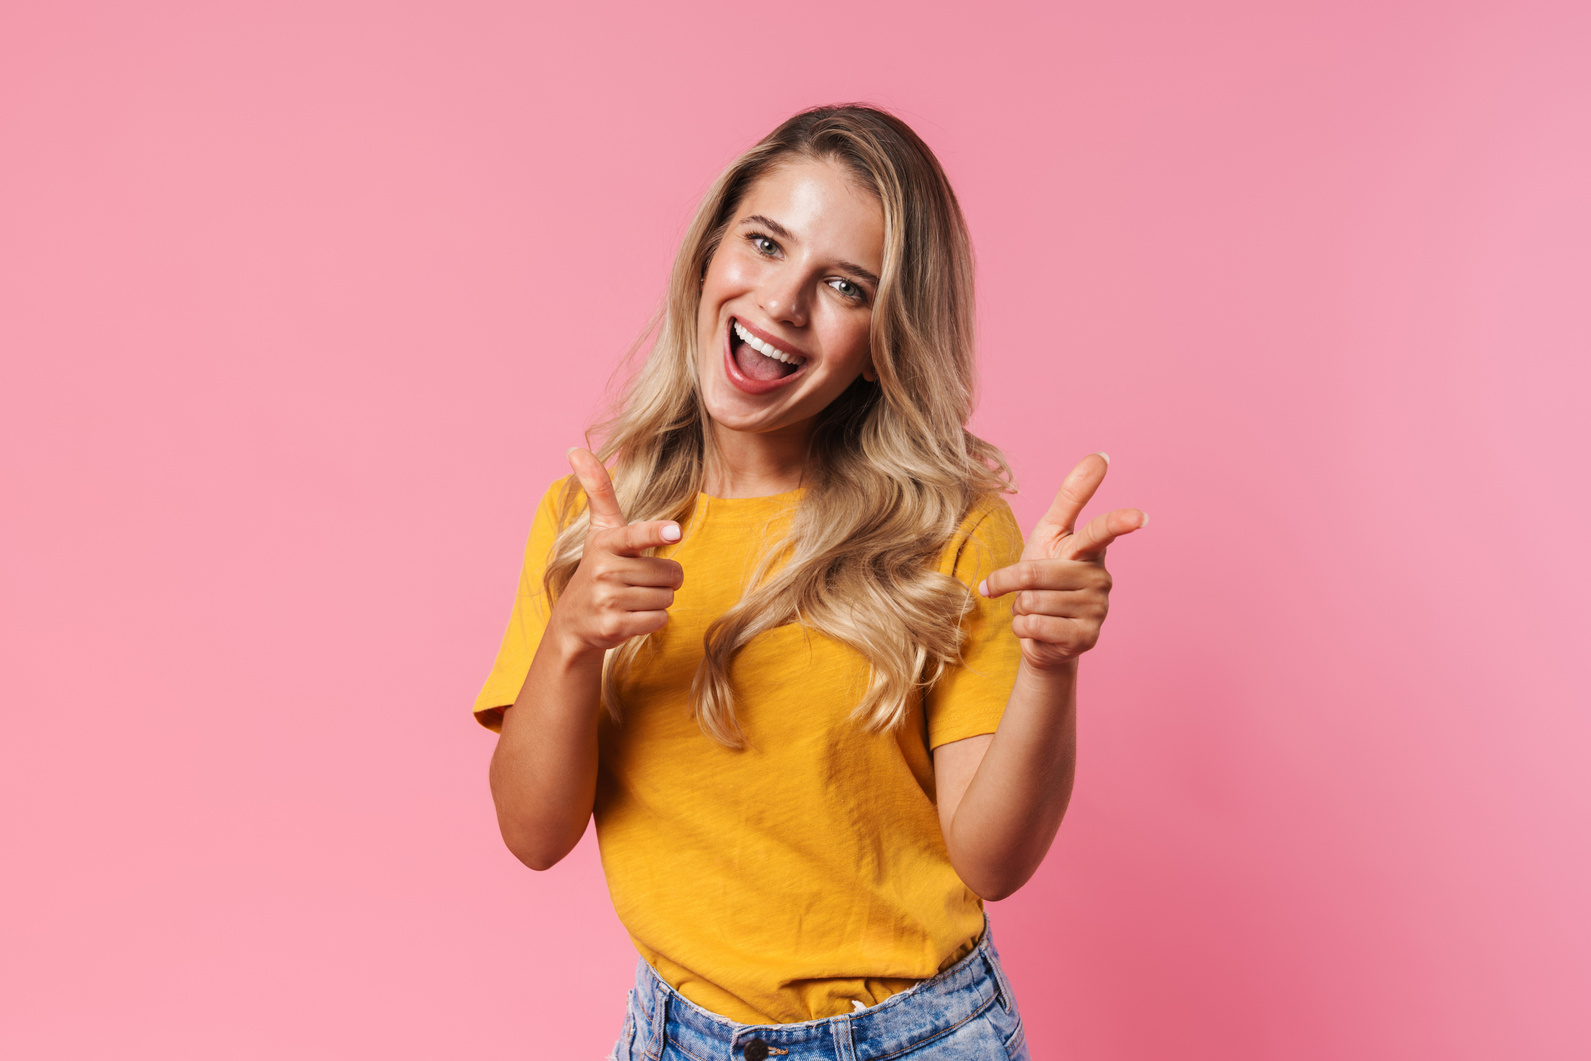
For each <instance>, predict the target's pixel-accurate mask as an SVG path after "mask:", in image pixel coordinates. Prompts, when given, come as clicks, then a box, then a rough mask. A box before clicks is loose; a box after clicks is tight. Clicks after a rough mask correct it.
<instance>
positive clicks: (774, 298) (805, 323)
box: [696, 158, 884, 443]
mask: <svg viewBox="0 0 1591 1061" xmlns="http://www.w3.org/2000/svg"><path fill="white" fill-rule="evenodd" d="M883 256H884V212H883V209H882V208H881V207H880V205H879V201H878V198H877V196H875V195H874V194H873V193H872V192H871V191H869V190H867V189H865V188H863V187H860V186H858V185H857V183H856V182H855V180H854V179H853V178H852V177H851V176H850V174H849V173H848V172H847V171H846V170H845V169H843V168H841V167H840V166H839V165H837V164H835V163H832V162H827V161H814V160H811V159H804V158H796V159H791V160H789V161H787V162H784V163H782V164H780V165H778V166H776V167H775V168H774V169H772V170H771V171H769V172H768V173H767V174H765V175H764V176H763V178H762V179H761V180H759V181H757V182H756V183H755V184H753V185H752V186H751V188H750V189H749V190H748V191H747V193H746V196H745V198H744V199H743V200H742V201H741V203H740V205H739V206H738V207H737V208H736V210H735V213H734V215H733V216H732V217H731V219H730V223H729V227H728V228H727V229H726V230H725V232H724V238H723V241H722V242H721V243H720V244H719V247H718V250H717V252H716V253H714V255H713V258H712V261H710V262H709V263H708V265H707V274H706V278H705V279H704V280H703V282H702V301H701V308H700V309H699V310H698V312H697V317H696V326H697V341H698V349H699V350H700V352H701V356H700V358H699V364H698V368H697V372H698V376H699V383H700V386H701V393H702V397H703V399H704V401H705V403H706V406H707V413H708V415H709V416H711V417H712V419H713V423H714V425H715V427H717V428H720V429H724V430H727V431H728V432H749V433H755V434H766V433H770V432H781V431H786V430H789V429H795V430H796V431H805V430H808V429H810V421H811V420H812V418H813V417H815V416H816V415H817V414H818V413H819V412H821V411H822V410H823V408H824V407H825V406H827V405H828V404H829V403H830V402H832V401H833V400H834V399H835V398H837V397H839V395H840V394H841V392H843V391H844V390H845V388H847V387H849V386H850V385H851V384H852V383H853V382H855V380H856V377H857V376H859V375H866V376H867V377H868V378H869V379H872V378H874V377H873V373H872V360H871V358H870V356H869V351H868V328H869V326H870V324H871V322H872V318H873V300H874V299H875V298H876V297H877V295H878V276H879V273H880V272H881V271H882V270H883ZM770 355H773V356H770ZM719 441H720V443H723V442H725V441H727V440H726V439H723V438H720V440H719Z"/></svg>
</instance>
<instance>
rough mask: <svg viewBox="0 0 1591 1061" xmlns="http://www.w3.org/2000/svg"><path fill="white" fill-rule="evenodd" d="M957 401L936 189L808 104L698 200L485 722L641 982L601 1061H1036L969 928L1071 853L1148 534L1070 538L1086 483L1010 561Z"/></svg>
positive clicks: (871, 140) (526, 812) (1112, 528)
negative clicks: (1118, 573)
mask: <svg viewBox="0 0 1591 1061" xmlns="http://www.w3.org/2000/svg"><path fill="white" fill-rule="evenodd" d="M973 375H974V374H973V298H972V257H971V252H970V246H969V243H968V239H967V233H966V228H965V224H964V222H963V220H962V216H961V211H960V207H959V206H958V204H957V202H956V198H955V194H954V193H953V192H952V191H951V188H950V185H949V183H948V182H947V181H946V179H945V175H944V172H943V171H942V170H941V168H940V166H939V164H938V162H937V161H936V160H935V158H934V156H933V155H932V153H931V152H930V151H929V150H928V148H927V146H926V145H925V144H924V143H923V142H922V141H921V140H920V139H919V138H918V137H917V136H916V135H915V134H914V133H913V132H912V131H911V130H910V129H909V128H908V127H907V126H906V125H905V124H904V123H902V122H901V121H900V120H899V119H897V118H894V117H892V116H891V115H889V114H886V113H884V112H882V111H878V110H875V109H871V108H866V107H834V108H821V109H817V110H813V111H808V112H805V113H803V114H799V115H796V116H795V117H794V118H791V119H790V120H789V121H787V122H785V123H784V124H783V125H781V126H780V127H779V128H778V129H776V130H774V132H773V133H771V134H769V136H768V137H767V138H766V139H764V140H763V141H762V142H761V143H759V144H757V145H756V146H755V147H753V148H752V149H751V150H750V151H748V152H747V153H746V154H745V155H743V156H741V157H740V158H739V159H738V160H736V161H735V162H734V163H733V164H732V165H731V166H730V167H729V168H728V169H727V170H726V171H725V172H724V174H723V175H722V176H721V177H720V178H719V179H718V181H717V183H716V184H714V186H713V188H712V189H711V191H709V192H708V194H707V197H706V199H705V201H704V202H703V203H702V205H701V208H700V209H699V211H698V212H697V215H696V219H695V221H694V223H693V224H692V225H691V228H690V231H689V233H688V234H687V235H686V237H685V240H684V244H683V246H682V247H681V249H680V252H679V255H678V258H677V260H676V262H675V266H674V271H673V275H672V279H671V282H670V287H669V294H668V300H667V304H666V307H665V313H664V316H663V319H662V323H661V326H660V330H659V332H658V335H657V337H656V340H655V342H654V344H653V347H652V349H651V351H650V354H649V356H648V357H647V359H646V361H645V363H644V365H643V366H642V368H641V369H640V371H639V373H638V375H637V376H636V378H635V379H634V381H633V382H632V383H631V385H630V386H629V388H628V390H627V392H626V394H625V396H624V398H623V399H622V401H621V402H620V404H619V407H618V409H617V411H616V413H615V415H614V416H613V417H612V419H610V420H609V421H608V422H607V423H605V424H604V425H602V427H601V428H600V430H599V431H598V432H597V435H598V437H600V438H601V439H602V442H601V445H600V446H599V447H598V449H597V452H596V453H595V454H593V453H591V452H588V451H587V450H584V449H573V450H570V452H569V461H570V464H571V465H572V467H573V469H574V475H573V476H571V477H568V478H566V479H563V480H560V481H559V482H557V483H554V484H553V485H552V487H551V488H550V489H549V490H548V491H547V494H546V496H545V497H544V498H543V499H542V502H541V506H540V508H539V509H538V510H537V513H536V517H535V521H534V524H533V526H532V528H531V533H530V541H529V544H528V546H527V548H526V552H525V565H524V571H523V574H522V577H521V582H520V588H519V595H518V598H517V600H516V602H515V606H514V612H513V615H512V617H511V619H510V621H509V627H508V632H507V634H506V635H505V636H504V638H503V644H502V648H501V650H500V652H499V654H498V657H497V662H496V665H495V666H494V668H493V670H492V673H491V676H490V677H489V679H488V680H487V682H486V686H485V688H484V689H483V690H482V691H481V694H480V697H479V698H478V700H477V702H476V706H475V710H476V713H477V717H478V718H479V719H480V720H481V721H482V722H484V723H485V724H486V725H488V726H491V727H493V728H500V730H501V734H502V735H501V737H500V738H499V741H498V744H497V750H496V752H495V754H494V755H493V758H492V767H491V784H492V795H493V798H494V800H495V802H496V806H497V815H498V821H499V823H500V825H501V828H502V833H503V838H504V840H505V841H506V842H507V844H508V847H509V849H510V850H512V851H513V852H514V854H515V855H517V856H518V857H519V858H520V859H521V860H522V861H523V862H525V864H526V865H528V866H531V867H532V868H534V869H546V868H548V867H549V866H552V865H553V864H554V863H556V862H557V861H558V860H559V859H561V858H562V857H563V856H564V855H565V854H567V853H568V852H569V851H570V849H571V848H573V847H574V845H575V844H576V842H578V840H579V839H580V837H581V835H582V834H583V833H584V831H585V828H586V824H587V822H588V820H590V819H591V818H592V817H593V816H595V819H596V824H597V837H598V841H599V844H600V848H601V852H602V862H603V868H604V870H605V872H606V874H607V879H608V885H609V889H610V891H611V893H612V897H613V903H614V907H615V909H616V910H617V911H618V914H619V917H620V919H621V920H622V921H623V923H624V925H625V928H626V929H627V930H628V932H629V934H630V937H631V939H632V940H633V941H634V943H635V946H636V949H637V950H638V951H639V952H640V955H641V958H642V960H641V962H640V963H639V964H638V966H637V978H636V987H635V990H634V991H632V992H631V994H630V1004H629V1008H628V1013H627V1017H626V1020H625V1023H624V1030H623V1033H622V1035H621V1037H620V1039H619V1043H618V1045H617V1047H616V1050H615V1056H616V1057H617V1058H620V1059H627V1058H642V1057H644V1058H648V1059H659V1058H669V1059H678V1061H686V1059H713V1061H717V1059H720V1058H721V1059H724V1061H731V1059H733V1061H738V1059H740V1058H746V1059H748V1061H763V1059H764V1058H767V1057H784V1056H788V1057H790V1058H791V1059H792V1061H793V1059H796V1058H836V1059H847V1061H849V1059H853V1058H856V1059H865V1058H886V1057H888V1058H897V1057H899V1058H911V1059H914V1061H931V1059H935V1058H974V1059H975V1058H986V1057H987V1058H1002V1059H1004V1058H1016V1057H1026V1056H1027V1048H1026V1046H1025V1041H1024V1037H1023V1033H1022V1025H1021V1019H1020V1017H1019V1015H1018V1012H1017V1008H1016V1001H1015V999H1014V997H1013V996H1012V993H1011V989H1010V986H1009V985H1008V984H1007V982H1006V980H1005V978H1004V974H1003V973H1002V971H1001V969H1000V964H999V959H998V955H997V954H996V952H995V949H994V946H993V943H992V942H991V940H990V938H989V932H988V927H987V922H986V920H985V918H984V915H983V909H982V901H983V900H984V899H997V898H1001V897H1003V896H1006V895H1009V894H1011V893H1012V892H1014V891H1015V890H1016V889H1017V888H1019V887H1021V886H1022V884H1023V883H1024V882H1026V881H1027V879H1028V878H1029V877H1030V876H1031V875H1032V874H1033V872H1034V870H1035V869H1037V867H1038V865H1039V862H1040V861H1041V860H1042V859H1043V857H1044V854H1045V852H1046V851H1047V850H1048V848H1049V846H1050V842H1051V840H1052V839H1053V838H1054V836H1055V832H1056V829H1057V828H1058V827H1059V825H1060V821H1061V816H1062V815H1063V814H1064V813H1065V810H1066V805H1067V801H1068V799H1069V798H1070V795H1071V788H1072V774H1073V759H1074V749H1075V696H1074V691H1075V687H1076V679H1077V658H1078V656H1079V655H1080V654H1081V653H1082V652H1085V651H1087V650H1088V649H1089V648H1090V647H1092V646H1093V644H1094V642H1095V640H1096V639H1097V637H1098V635H1099V629H1100V624H1101V622H1102V621H1103V620H1104V617H1105V609H1106V599H1107V594H1108V592H1109V589H1110V576H1109V575H1108V574H1107V573H1106V572H1105V568H1104V565H1103V558H1104V553H1105V547H1106V546H1107V545H1109V544H1110V542H1111V541H1112V539H1114V538H1116V537H1117V536H1119V535H1122V534H1125V533H1128V532H1129V531H1132V530H1135V529H1137V528H1139V527H1141V526H1143V524H1144V523H1145V522H1146V517H1145V516H1144V515H1143V513H1142V512H1139V511H1138V510H1136V509H1127V510H1118V511H1115V512H1111V513H1109V514H1108V515H1105V516H1101V517H1098V518H1096V519H1094V520H1093V521H1092V522H1090V523H1088V524H1087V525H1086V526H1084V527H1083V528H1081V529H1077V526H1076V524H1077V520H1078V517H1079V514H1080V513H1081V510H1082V508H1083V505H1084V504H1086V503H1087V501H1088V500H1089V497H1090V496H1091V495H1092V494H1093V492H1094V490H1095V488H1096V487H1097V486H1098V485H1099V483H1100V481H1101V479H1103V477H1104V475H1105V469H1106V464H1107V461H1106V458H1105V457H1104V456H1103V455H1093V456H1090V457H1087V458H1085V459H1084V460H1083V462H1082V463H1081V464H1079V465H1078V466H1077V467H1076V468H1075V469H1074V470H1073V471H1072V472H1071V474H1070V475H1069V476H1068V477H1067V479H1066V482H1065V483H1064V485H1063V486H1062V487H1061V491H1060V494H1059V495H1058V496H1057V498H1056V500H1055V503H1054V505H1053V506H1052V507H1051V509H1050V511H1049V513H1048V514H1047V515H1046V516H1045V517H1044V519H1043V520H1042V521H1041V522H1040V524H1039V526H1038V528H1037V529H1036V530H1035V531H1034V532H1033V535H1032V536H1031V537H1030V538H1029V540H1028V541H1027V543H1026V546H1025V547H1024V543H1023V541H1022V537H1021V533H1020V531H1019V530H1018V528H1017V526H1016V523H1015V520H1014V519H1013V517H1012V515H1011V510H1010V508H1009V506H1008V505H1007V504H1006V503H1005V501H1004V500H1003V499H1002V497H1001V496H1000V495H1001V493H1002V491H1004V490H1006V489H1008V484H1009V473H1008V469H1007V467H1006V465H1005V462H1004V459H1003V458H1002V457H1001V456H1000V453H999V451H998V450H996V449H995V448H994V447H992V446H991V445H989V444H988V443H986V442H984V441H983V440H982V439H979V438H977V437H976V436H974V435H973V434H971V433H970V432H968V431H967V429H966V426H965V425H966V422H967V419H968V416H969V415H970V413H971V411H972V400H973ZM609 463H611V464H612V469H613V470H612V478H611V480H610V478H609V473H608V469H607V464H609ZM1007 595H1010V596H1009V597H1008V596H1007Z"/></svg>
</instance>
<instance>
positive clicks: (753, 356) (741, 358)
mask: <svg viewBox="0 0 1591 1061" xmlns="http://www.w3.org/2000/svg"><path fill="white" fill-rule="evenodd" d="M735 365H736V366H737V367H738V368H739V369H740V371H741V372H742V373H744V374H745V375H747V376H749V377H751V378H752V379H755V380H770V379H779V378H780V377H782V376H784V375H785V374H786V372H788V371H789V370H790V366H789V365H786V364H785V363H784V362H783V361H775V360H774V359H773V358H771V357H764V356H762V355H761V354H759V353H757V351H755V350H753V349H752V348H751V346H750V344H749V343H739V342H737V343H736V344H735Z"/></svg>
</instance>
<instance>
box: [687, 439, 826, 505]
mask: <svg viewBox="0 0 1591 1061" xmlns="http://www.w3.org/2000/svg"><path fill="white" fill-rule="evenodd" d="M811 439H812V424H811V421H807V422H806V423H802V424H792V425H791V426H790V427H788V428H782V429H780V430H778V431H769V432H753V431H731V430H727V429H725V428H722V427H718V426H717V425H714V424H712V423H711V422H709V423H708V435H707V452H706V454H705V456H706V467H705V468H704V474H703V487H702V489H703V490H704V492H705V493H707V494H708V495H709V496H710V497H722V498H736V497H768V496H770V495H772V494H783V493H788V492H789V491H791V490H795V489H797V488H798V487H800V486H801V482H802V478H803V476H804V474H805V472H806V464H807V447H808V444H809V443H810V442H811Z"/></svg>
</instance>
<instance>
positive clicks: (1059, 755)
mask: <svg viewBox="0 0 1591 1061" xmlns="http://www.w3.org/2000/svg"><path fill="white" fill-rule="evenodd" d="M1076 767H1077V661H1076V660H1071V661H1069V662H1067V663H1065V664H1062V665H1059V666H1056V667H1052V668H1045V669H1043V670H1040V669H1038V668H1036V667H1033V666H1031V665H1030V664H1029V663H1028V662H1027V661H1026V660H1024V661H1023V663H1022V665H1021V667H1020V668H1019V669H1018V671H1017V678H1016V683H1015V684H1014V685H1013V687H1012V689H1011V696H1010V699H1009V700H1008V701H1007V703H1006V709H1005V714H1004V716H1003V717H1002V718H1001V720H1000V726H999V729H998V730H997V731H996V732H995V734H994V738H993V740H992V741H991V742H990V744H989V747H988V749H987V750H986V751H985V752H984V755H983V760H982V762H980V763H979V764H978V769H977V772H976V773H974V774H973V777H972V780H971V782H970V783H968V785H967V789H966V791H965V793H963V794H962V796H961V799H960V802H959V803H958V804H957V806H956V808H955V817H954V818H953V819H952V821H951V823H950V827H949V828H948V829H947V830H946V832H945V844H946V846H947V847H948V848H949V851H950V861H951V864H952V865H953V866H955V868H956V872H957V873H959V874H960V875H961V879H962V880H964V881H965V882H966V883H967V886H968V887H969V888H971V889H972V890H973V891H975V892H977V893H978V894H979V895H980V896H982V897H983V898H985V899H1003V898H1005V897H1006V896H1007V895H1010V894H1011V893H1012V892H1014V891H1016V890H1017V889H1018V888H1020V887H1021V886H1022V885H1023V884H1026V883H1027V880H1028V878H1029V877H1031V876H1033V874H1034V872H1035V871H1036V870H1037V869H1038V868H1039V863H1041V862H1043V861H1044V856H1045V854H1046V853H1047V852H1048V851H1049V849H1050V844H1051V843H1052V842H1053V841H1054V839H1055V833H1056V831H1057V830H1058V829H1059V828H1060V826H1061V819H1062V818H1063V817H1064V816H1065V815H1066V807H1067V804H1068V803H1069V802H1070V801H1071V798H1072V779H1073V777H1074V775H1075V773H1076Z"/></svg>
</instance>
